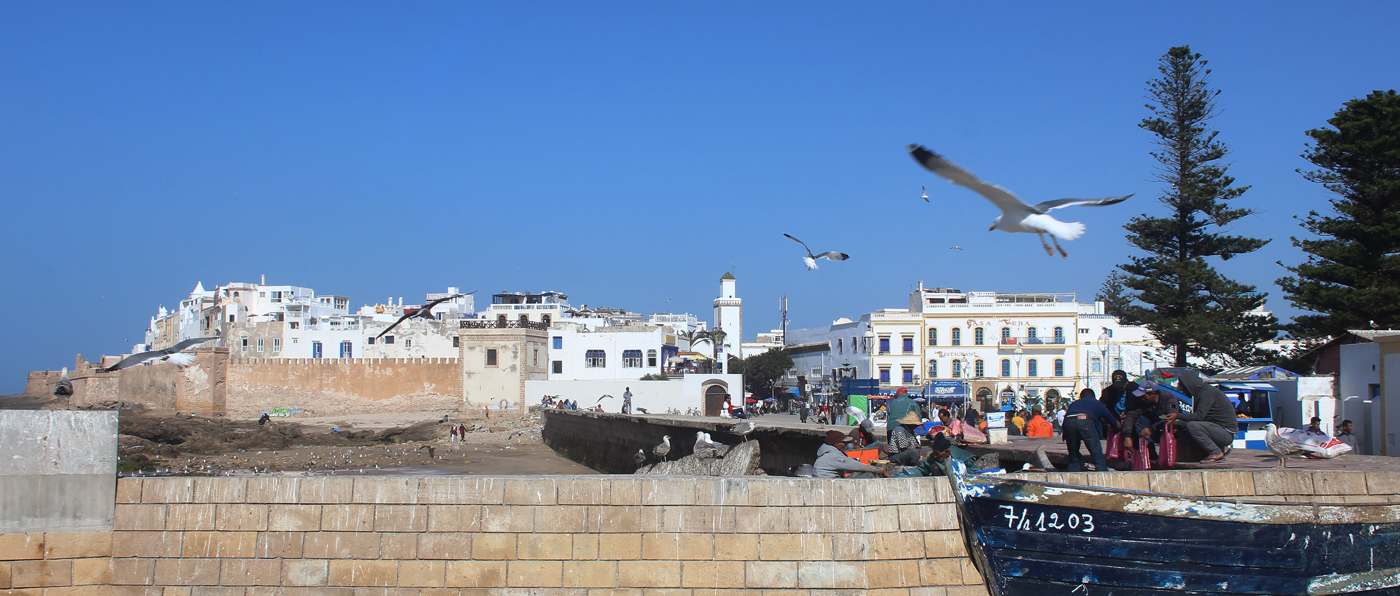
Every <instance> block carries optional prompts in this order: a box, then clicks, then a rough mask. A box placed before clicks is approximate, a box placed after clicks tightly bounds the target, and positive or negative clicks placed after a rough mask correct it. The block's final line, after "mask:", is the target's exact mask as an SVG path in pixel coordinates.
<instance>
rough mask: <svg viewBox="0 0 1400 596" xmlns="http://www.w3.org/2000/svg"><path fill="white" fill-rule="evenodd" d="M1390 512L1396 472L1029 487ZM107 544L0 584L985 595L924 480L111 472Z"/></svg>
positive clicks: (71, 549) (2, 551)
mask: <svg viewBox="0 0 1400 596" xmlns="http://www.w3.org/2000/svg"><path fill="white" fill-rule="evenodd" d="M1030 477H1032V478H1040V479H1048V480H1054V481H1068V482H1092V483H1094V484H1106V485H1110V486H1115V487H1122V488H1132V489H1144V490H1146V489H1151V490H1157V491H1164V492H1172V493H1178V494H1197V495H1205V496H1217V497H1225V498H1236V497H1241V498H1252V499H1262V500H1267V501H1303V502H1354V503H1363V502H1369V503H1391V502H1400V494H1397V493H1400V472H1369V473H1367V472H1314V471H1302V470H1298V471H1294V470H1279V471H1257V472H1233V471H1219V472H1217V471H1210V472H1200V471H1180V472H1125V473H1113V474H1045V475H1032V476H1030ZM115 506H116V517H115V522H114V528H115V530H114V531H112V532H49V533H37V532H36V533H12V534H0V589H17V590H18V589H31V588H40V587H70V586H71V587H73V590H72V591H73V592H74V593H88V592H87V591H86V590H85V589H83V588H82V586H90V587H91V593H102V594H107V593H112V594H122V595H133V596H135V595H142V596H145V595H150V596H155V595H158V594H167V593H171V592H170V590H173V591H174V593H180V594H191V595H205V594H218V595H221V596H226V595H227V596H253V595H255V594H256V595H261V594H284V595H308V596H309V595H312V594H318V595H319V594H332V595H344V596H351V595H356V594H376V595H381V594H395V595H404V596H439V595H447V594H451V595H460V596H466V595H472V596H478V595H484V594H518V595H521V596H523V595H525V594H551V595H556V596H594V595H598V596H602V595H604V594H608V595H612V594H618V593H619V592H618V590H626V592H624V593H627V594H661V593H662V592H661V591H663V590H664V591H665V592H664V593H665V594H667V595H675V596H701V594H704V595H705V596H712V595H714V594H715V592H714V590H726V591H734V592H733V593H735V594H740V593H743V594H759V593H760V592H762V593H764V594H768V593H770V591H776V592H772V593H775V594H778V593H781V594H791V595H794V596H796V595H798V594H810V595H812V596H816V595H817V594H819V593H820V594H832V593H833V592H832V591H833V590H836V591H838V592H836V593H855V592H857V591H859V592H869V593H874V594H885V595H900V596H905V595H907V596H916V595H917V596H925V595H928V596H956V595H964V594H967V595H971V594H979V595H980V594H986V589H985V587H984V586H983V584H982V579H981V576H980V575H979V574H978V573H977V571H976V569H975V568H974V567H973V566H972V563H971V561H970V559H969V558H968V557H967V552H966V550H965V548H964V545H963V541H962V538H961V534H960V533H959V532H958V531H957V517H956V515H955V511H954V504H953V501H952V493H951V490H950V488H949V485H948V482H947V480H946V479H943V478H915V479H894V480H819V479H796V478H765V477H738V478H689V477H677V478H638V477H627V476H611V477H610V476H553V477H544V476H534V477H509V478H470V477H455V476H454V477H428V478H417V477H404V476H362V477H355V478H345V477H314V478H310V477H308V478H282V477H264V478H146V479H139V478H126V479H122V480H120V481H118V483H117V489H116V505H115Z"/></svg>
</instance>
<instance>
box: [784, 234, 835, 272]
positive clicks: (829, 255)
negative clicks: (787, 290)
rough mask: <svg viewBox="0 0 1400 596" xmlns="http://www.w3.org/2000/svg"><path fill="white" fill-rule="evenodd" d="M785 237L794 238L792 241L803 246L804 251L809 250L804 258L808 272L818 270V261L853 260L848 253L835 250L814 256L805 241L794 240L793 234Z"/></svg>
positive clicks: (803, 261)
mask: <svg viewBox="0 0 1400 596" xmlns="http://www.w3.org/2000/svg"><path fill="white" fill-rule="evenodd" d="M783 235H784V236H787V237H788V238H792V241H793V242H796V243H798V244H801V245H802V248H804V249H806V250H807V256H805V257H802V264H803V265H806V266H807V270H808V271H811V270H813V269H816V268H817V259H826V260H828V261H844V260H846V259H849V258H851V255H848V254H846V253H844V252H837V251H834V250H833V251H830V252H824V253H821V254H818V255H814V254H812V249H810V248H807V243H806V242H803V241H801V240H798V239H796V238H793V237H792V235H791V234H783Z"/></svg>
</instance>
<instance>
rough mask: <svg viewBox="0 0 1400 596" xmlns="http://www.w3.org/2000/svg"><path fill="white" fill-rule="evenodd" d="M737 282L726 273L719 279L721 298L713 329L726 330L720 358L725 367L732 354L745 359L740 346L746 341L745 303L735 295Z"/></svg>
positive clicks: (716, 309)
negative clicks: (735, 283)
mask: <svg viewBox="0 0 1400 596" xmlns="http://www.w3.org/2000/svg"><path fill="white" fill-rule="evenodd" d="M735 281H736V280H735V279H734V274H732V273H725V274H724V277H721V278H719V298H715V325H714V327H713V328H712V329H723V330H724V334H725V335H724V353H723V354H722V355H721V357H720V362H721V363H722V364H724V365H727V364H728V363H729V355H730V354H733V355H734V357H735V358H741V357H743V355H742V354H740V353H739V345H740V344H741V343H743V341H744V339H743V338H744V301H743V300H742V299H740V298H739V297H738V296H737V295H735V293H734V282H735ZM724 368H725V369H728V368H729V367H728V366H724ZM726 372H728V371H727V370H726Z"/></svg>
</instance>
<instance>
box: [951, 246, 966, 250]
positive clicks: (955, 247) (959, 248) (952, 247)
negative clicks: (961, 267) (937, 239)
mask: <svg viewBox="0 0 1400 596" xmlns="http://www.w3.org/2000/svg"><path fill="white" fill-rule="evenodd" d="M962 249H963V247H961V246H949V247H948V250H962Z"/></svg>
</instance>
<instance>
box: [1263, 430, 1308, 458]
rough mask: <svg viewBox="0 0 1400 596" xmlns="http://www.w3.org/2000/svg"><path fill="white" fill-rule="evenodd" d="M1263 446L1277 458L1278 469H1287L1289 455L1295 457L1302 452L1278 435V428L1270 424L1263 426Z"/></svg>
mask: <svg viewBox="0 0 1400 596" xmlns="http://www.w3.org/2000/svg"><path fill="white" fill-rule="evenodd" d="M1264 446H1265V447H1268V448H1269V453H1272V454H1274V455H1275V456H1276V457H1278V467H1280V468H1287V467H1288V460H1287V459H1285V458H1287V457H1288V456H1290V455H1297V454H1299V453H1302V452H1303V449H1302V448H1300V447H1298V444H1297V443H1294V442H1293V441H1290V440H1288V439H1285V438H1283V436H1281V435H1279V434H1278V427H1277V426H1274V424H1273V423H1272V422H1270V423H1269V424H1267V425H1265V426H1264Z"/></svg>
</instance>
